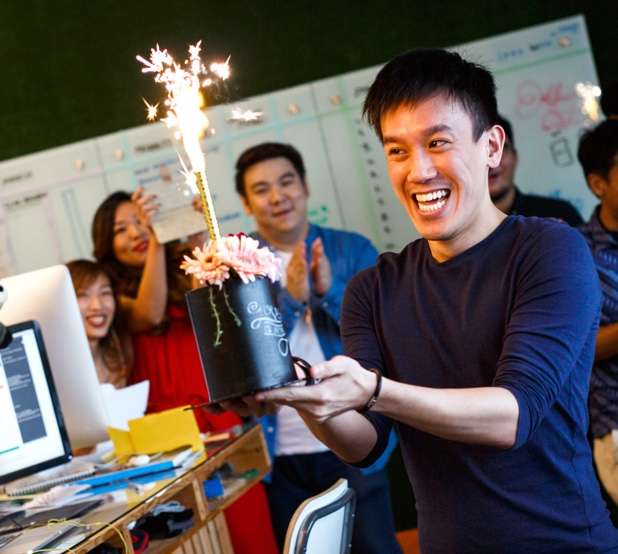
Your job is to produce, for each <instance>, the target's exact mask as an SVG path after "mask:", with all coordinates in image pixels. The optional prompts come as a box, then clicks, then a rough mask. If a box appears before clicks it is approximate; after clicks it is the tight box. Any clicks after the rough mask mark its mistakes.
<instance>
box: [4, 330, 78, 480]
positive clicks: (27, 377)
mask: <svg viewBox="0 0 618 554" xmlns="http://www.w3.org/2000/svg"><path fill="white" fill-rule="evenodd" d="M9 331H10V332H11V334H12V335H13V339H12V340H11V342H10V343H9V344H8V346H5V347H4V348H2V349H0V421H1V422H2V432H1V433H0V483H6V482H7V481H12V480H13V479H17V478H18V477H22V476H24V475H30V474H32V473H35V472H37V471H40V470H43V469H47V468H49V467H53V466H56V465H59V464H61V463H63V462H65V461H67V460H68V459H69V458H70V457H71V447H70V445H69V439H68V437H67V433H66V430H65V428H64V421H63V419H62V414H61V411H60V404H59V402H58V396H57V394H56V389H55V387H54V381H53V378H52V375H51V371H50V369H49V362H48V359H47V354H46V352H45V345H44V342H43V338H42V336H41V331H40V328H39V325H38V324H37V323H36V322H35V321H27V322H24V323H20V324H18V325H11V326H9Z"/></svg>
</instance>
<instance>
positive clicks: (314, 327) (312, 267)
mask: <svg viewBox="0 0 618 554" xmlns="http://www.w3.org/2000/svg"><path fill="white" fill-rule="evenodd" d="M236 190H237V192H238V193H239V195H240V197H241V200H242V202H243V205H244V207H245V211H246V212H247V214H249V215H251V216H253V217H254V219H255V222H256V226H257V233H256V236H257V237H258V238H259V239H260V241H261V242H263V243H265V244H267V245H268V246H270V247H271V248H272V249H273V250H274V251H275V252H276V253H277V254H278V255H279V256H280V257H281V259H282V262H283V268H284V270H283V278H282V284H283V286H282V287H281V288H280V291H279V295H278V301H279V307H280V309H281V311H282V315H283V320H284V325H285V328H286V331H287V332H288V334H289V337H290V346H291V351H292V353H293V354H294V355H296V356H300V357H302V358H304V359H306V360H307V361H308V362H309V363H311V364H315V363H318V362H320V361H323V360H326V359H329V358H331V357H333V356H335V355H337V354H341V353H342V345H341V339H340V336H339V314H340V307H341V301H342V299H343V293H344V290H345V287H346V285H347V283H348V281H349V280H350V279H351V278H352V277H353V276H354V275H355V274H356V273H358V272H359V271H360V270H362V269H365V268H366V267H369V266H372V265H374V264H375V261H376V258H377V254H378V253H377V251H376V249H375V248H374V247H373V245H372V244H371V243H370V242H369V241H368V240H367V239H366V238H364V237H362V236H361V235H358V234H356V233H350V232H347V231H340V230H334V229H328V228H324V227H319V226H317V225H312V224H310V223H309V221H308V219H307V198H308V196H309V189H308V186H307V182H306V180H305V167H304V163H303V160H302V157H301V155H300V154H299V152H298V151H297V150H296V149H295V148H293V147H292V146H290V145H286V144H279V143H264V144H260V145H257V146H254V147H252V148H249V149H248V150H246V151H245V152H243V153H242V154H241V156H240V157H239V159H238V161H237V163H236ZM262 424H263V426H264V430H265V433H266V439H267V441H268V443H269V449H270V451H271V455H272V457H273V460H274V464H273V472H272V476H271V479H270V482H269V484H268V486H267V491H268V497H269V502H270V507H271V510H272V515H273V523H274V526H275V533H276V535H277V539H278V541H279V543H280V546H282V545H283V542H284V539H285V533H286V530H287V527H288V524H289V521H290V519H291V516H292V515H293V513H294V511H295V510H296V508H297V507H298V505H299V504H300V503H301V502H302V501H303V500H305V499H306V498H308V497H310V496H313V495H315V494H317V493H319V492H322V491H323V490H325V489H326V488H328V487H329V486H331V485H332V484H333V483H334V482H335V481H336V480H337V479H338V478H340V477H344V478H346V479H348V481H349V483H350V485H351V487H352V488H353V489H354V490H355V492H356V495H357V504H356V518H355V525H354V533H353V538H352V551H353V552H366V553H373V552H375V553H378V552H380V553H389V552H401V550H400V548H399V546H398V544H397V541H396V539H395V534H394V524H393V517H392V510H391V505H390V496H389V492H388V481H387V476H386V471H385V469H384V466H385V464H386V461H387V460H388V457H389V455H390V452H391V451H392V447H394V442H395V441H394V437H391V448H390V449H389V450H388V451H387V452H385V455H383V456H382V458H381V459H380V460H378V461H377V462H376V463H375V464H374V465H373V466H371V467H370V468H367V469H364V470H359V469H356V468H352V467H350V466H348V465H346V464H345V463H343V462H342V461H340V460H339V459H338V458H337V457H336V456H335V455H334V454H333V453H332V452H331V451H330V450H329V449H328V448H327V447H326V446H325V445H324V444H322V443H321V442H320V441H318V440H317V439H316V438H315V437H314V436H313V435H312V434H311V432H310V431H309V429H308V428H307V427H306V425H305V424H304V422H303V420H302V419H301V417H300V416H299V415H298V413H297V412H296V410H293V409H291V408H288V407H282V408H280V410H279V411H278V412H277V414H275V415H270V416H265V417H264V418H263V419H262Z"/></svg>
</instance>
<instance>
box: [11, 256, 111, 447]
mask: <svg viewBox="0 0 618 554" xmlns="http://www.w3.org/2000/svg"><path fill="white" fill-rule="evenodd" d="M0 284H1V285H2V286H3V287H4V289H5V294H6V296H7V299H6V302H5V304H4V306H3V307H2V308H1V309H0V321H1V322H2V323H4V324H5V325H9V324H16V323H21V322H22V321H28V320H34V321H38V323H39V325H40V326H41V330H42V333H43V337H44V338H45V347H46V349H47V355H48V358H49V364H50V367H51V372H52V375H53V377H54V382H55V384H56V390H57V391H58V397H59V398H60V407H61V408H62V414H63V416H64V420H65V423H66V427H67V431H68V434H69V440H70V441H71V446H72V447H73V448H80V447H83V446H92V445H93V444H96V443H97V442H100V441H103V440H106V439H107V438H108V437H107V432H106V430H105V429H106V425H107V413H106V410H105V406H104V404H103V397H102V395H101V390H100V388H99V381H98V378H97V372H96V369H95V366H94V361H93V359H92V354H91V353H90V347H89V345H88V339H87V338H86V332H85V330H84V325H83V322H82V318H81V314H80V312H79V306H78V304H77V298H76V296H75V291H74V289H73V283H72V281H71V277H70V275H69V271H68V269H67V268H66V267H65V266H63V265H57V266H52V267H47V268H44V269H39V270H37V271H31V272H29V273H22V274H20V275H14V276H12V277H6V278H4V279H1V280H0Z"/></svg>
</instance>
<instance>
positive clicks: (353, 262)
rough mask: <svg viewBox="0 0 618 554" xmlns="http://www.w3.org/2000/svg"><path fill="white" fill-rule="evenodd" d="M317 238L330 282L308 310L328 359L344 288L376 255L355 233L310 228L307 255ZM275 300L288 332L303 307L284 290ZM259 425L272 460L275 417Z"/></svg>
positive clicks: (338, 349) (337, 341)
mask: <svg viewBox="0 0 618 554" xmlns="http://www.w3.org/2000/svg"><path fill="white" fill-rule="evenodd" d="M254 236H255V237H256V238H257V239H258V240H259V241H260V242H261V243H262V244H265V245H268V243H266V241H264V240H263V239H262V238H261V237H260V236H259V234H257V233H256V234H254ZM317 238H321V239H322V244H323V245H324V252H325V254H326V257H327V258H328V260H329V262H330V265H331V271H332V279H333V281H332V285H331V287H330V289H329V291H328V292H327V293H326V294H325V295H324V296H323V297H317V296H316V295H315V294H313V292H311V295H310V299H309V307H310V308H311V313H312V317H313V325H314V327H315V331H316V333H317V335H318V340H319V342H320V346H321V347H322V352H323V353H324V356H325V358H326V359H327V360H328V359H330V358H332V357H333V356H336V355H337V354H341V353H342V351H343V348H342V344H341V337H340V335H339V319H340V313H341V304H342V302H343V294H344V291H345V287H346V286H347V284H348V281H350V279H351V278H352V277H354V275H356V274H357V273H358V272H359V271H361V270H362V269H365V268H367V267H371V266H373V265H375V263H376V260H377V257H378V252H377V250H376V249H375V248H374V246H373V245H372V244H371V242H369V240H367V239H366V238H365V237H363V236H361V235H359V234H357V233H351V232H349V231H341V230H336V229H328V228H325V227H319V226H317V225H310V226H309V232H308V233H307V238H306V239H305V243H306V245H307V253H308V255H309V253H310V252H311V244H312V243H313V241H314V240H315V239H317ZM277 300H278V303H279V309H280V310H281V315H282V318H283V325H284V327H285V330H286V331H287V332H288V333H290V332H291V331H292V329H293V328H294V325H296V322H297V321H298V318H299V317H301V316H302V315H303V312H304V310H305V306H304V305H303V304H302V303H301V302H298V301H297V300H296V299H294V298H293V297H292V296H291V295H290V294H289V293H288V291H287V290H286V289H284V288H283V287H279V289H278V293H277ZM260 423H261V424H262V427H263V429H264V435H265V437H266V442H267V444H268V450H269V452H270V455H271V458H272V459H274V455H275V448H276V444H277V441H276V437H277V435H276V433H277V416H276V415H274V414H273V415H267V416H263V417H262V418H260ZM396 444H397V441H396V439H395V435H394V434H391V437H390V439H389V445H388V447H387V449H386V451H385V452H384V454H382V456H381V457H380V458H379V459H378V460H377V461H376V462H375V463H374V464H373V465H371V466H369V467H368V468H364V469H363V470H362V471H363V473H366V474H370V473H374V472H376V471H379V470H381V469H383V468H384V466H385V465H386V462H388V459H389V457H390V455H391V453H392V451H393V449H394V448H395V446H396ZM267 480H268V479H267Z"/></svg>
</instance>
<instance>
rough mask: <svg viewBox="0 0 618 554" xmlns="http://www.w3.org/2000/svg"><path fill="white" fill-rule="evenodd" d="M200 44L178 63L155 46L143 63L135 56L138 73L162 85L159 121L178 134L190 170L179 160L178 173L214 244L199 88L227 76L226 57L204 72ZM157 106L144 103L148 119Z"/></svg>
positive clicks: (205, 125)
mask: <svg viewBox="0 0 618 554" xmlns="http://www.w3.org/2000/svg"><path fill="white" fill-rule="evenodd" d="M201 44H202V41H199V42H198V43H197V44H194V45H191V46H189V59H188V60H185V61H184V62H183V63H182V64H179V63H177V62H175V61H174V58H173V57H172V56H171V55H170V54H168V52H167V50H161V49H160V48H159V45H158V44H157V47H156V48H151V49H150V59H148V60H147V59H145V58H143V57H142V56H136V58H137V60H138V61H139V62H140V63H141V64H142V65H143V66H144V67H142V73H154V74H155V77H154V80H155V82H156V83H161V84H163V85H164V86H165V90H166V91H167V98H166V99H165V101H164V103H163V104H164V105H165V107H166V108H167V111H166V113H165V117H164V118H163V119H161V121H163V122H164V123H165V124H166V125H167V127H168V128H170V129H175V135H176V136H177V134H178V133H180V138H181V139H182V144H183V146H184V147H185V152H186V153H187V157H188V158H189V163H190V164H191V171H189V170H188V169H187V167H186V166H185V164H184V162H183V160H182V159H181V160H180V161H181V165H182V167H183V171H182V174H183V175H184V177H185V180H186V181H187V183H188V185H189V186H190V187H191V189H192V190H193V191H195V192H199V194H200V197H201V200H202V208H203V211H204V218H205V221H206V224H207V226H208V232H209V234H210V238H211V240H214V241H217V240H219V238H220V236H221V235H220V233H219V225H218V223H217V218H216V215H215V211H214V205H213V202H212V197H211V195H210V189H209V188H208V180H207V178H206V172H205V170H206V162H205V160H204V154H203V153H202V149H201V147H200V138H201V137H202V136H203V135H204V131H205V130H206V129H207V128H208V125H209V122H208V118H207V117H206V114H204V112H203V111H202V108H203V106H204V97H203V96H202V93H201V91H200V89H201V87H203V86H207V85H210V84H212V83H214V82H216V80H219V81H222V80H225V79H227V78H228V77H229V76H230V66H229V61H230V58H229V57H228V59H227V60H226V61H225V62H224V63H212V64H210V69H206V66H205V65H204V63H203V62H202V60H201V58H200V51H201V49H202V48H201ZM211 74H212V75H211ZM213 77H214V78H213ZM144 102H146V101H145V100H144ZM157 106H158V105H155V106H152V105H150V104H148V102H146V108H147V110H148V119H154V118H155V117H156V115H157Z"/></svg>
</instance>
